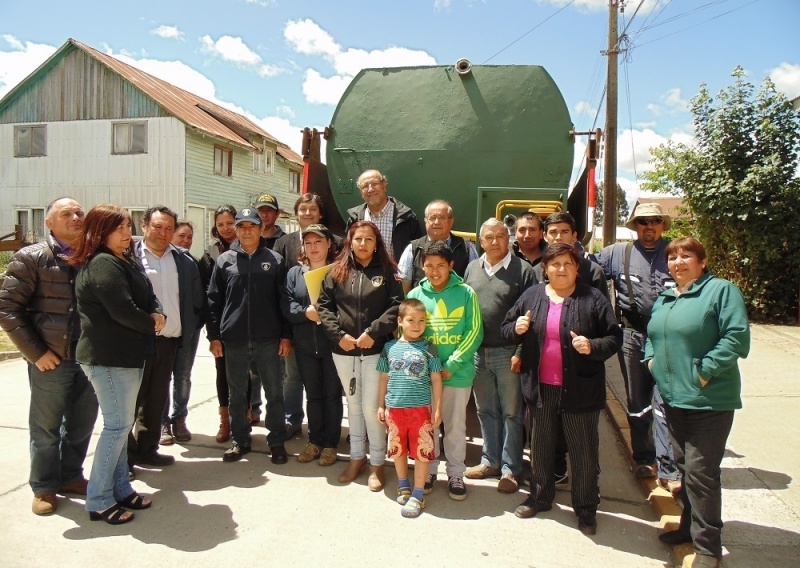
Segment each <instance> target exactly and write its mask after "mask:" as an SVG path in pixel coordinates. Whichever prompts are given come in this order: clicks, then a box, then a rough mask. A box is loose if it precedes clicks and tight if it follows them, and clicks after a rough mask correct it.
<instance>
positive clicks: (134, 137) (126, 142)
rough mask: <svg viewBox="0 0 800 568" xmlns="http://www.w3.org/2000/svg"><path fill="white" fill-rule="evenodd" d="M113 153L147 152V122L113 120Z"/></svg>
mask: <svg viewBox="0 0 800 568" xmlns="http://www.w3.org/2000/svg"><path fill="white" fill-rule="evenodd" d="M113 127H114V147H113V149H112V153H114V154H146V153H147V123H146V122H115V123H114V125H113Z"/></svg>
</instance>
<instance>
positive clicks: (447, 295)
mask: <svg viewBox="0 0 800 568" xmlns="http://www.w3.org/2000/svg"><path fill="white" fill-rule="evenodd" d="M422 267H423V270H424V271H425V278H423V279H422V281H421V282H420V283H419V286H417V287H416V288H414V289H413V290H411V292H409V293H408V297H409V298H415V299H417V300H420V301H421V302H422V303H423V304H425V311H426V317H425V319H426V327H425V334H424V337H425V338H426V339H429V340H430V341H431V342H432V343H434V344H435V345H436V349H437V350H438V352H439V359H441V361H442V367H443V369H442V385H443V388H442V425H443V426H444V431H445V435H444V451H445V454H447V466H446V470H447V479H448V492H449V495H450V498H451V499H455V500H457V501H463V500H464V499H466V498H467V488H466V487H465V486H464V470H465V469H466V466H465V465H464V458H465V457H466V453H467V403H468V402H469V396H470V392H471V388H472V381H473V379H474V378H475V352H476V351H477V350H478V347H480V345H481V342H482V341H483V322H482V320H481V310H480V306H479V305H478V297H477V295H476V294H475V291H474V290H473V289H472V288H470V287H469V286H467V285H466V284H464V281H463V280H462V279H461V277H460V276H458V275H457V274H456V273H455V272H453V270H452V268H453V251H452V250H451V249H450V247H449V246H447V244H446V243H445V242H444V241H431V242H428V243H427V244H426V245H425V247H424V248H423V249H422ZM434 440H435V443H436V452H435V453H436V456H438V455H439V454H440V453H441V451H440V445H439V436H434ZM438 468H439V460H431V462H430V466H429V469H428V477H427V479H426V481H425V494H426V495H427V494H429V493H430V492H431V491H433V485H434V483H435V482H436V473H437V471H438Z"/></svg>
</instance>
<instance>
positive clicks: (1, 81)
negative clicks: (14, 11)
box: [0, 34, 56, 98]
mask: <svg viewBox="0 0 800 568" xmlns="http://www.w3.org/2000/svg"><path fill="white" fill-rule="evenodd" d="M3 40H4V41H5V42H6V43H7V44H8V46H9V47H10V48H11V50H10V51H0V98H2V97H4V96H5V95H6V93H8V91H10V90H11V89H12V88H14V87H15V86H17V85H18V84H19V83H20V82H22V80H23V79H24V78H25V77H27V76H28V75H30V74H31V73H32V72H33V71H34V70H35V69H36V68H37V67H38V66H39V65H41V64H42V63H44V62H45V61H46V60H47V58H48V57H50V56H51V55H53V53H55V51H56V48H55V47H54V46H52V45H47V44H44V43H33V42H30V41H25V42H23V41H20V40H19V39H17V38H16V37H15V36H13V35H10V34H4V35H3Z"/></svg>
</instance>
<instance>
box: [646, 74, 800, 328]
mask: <svg viewBox="0 0 800 568" xmlns="http://www.w3.org/2000/svg"><path fill="white" fill-rule="evenodd" d="M732 75H733V77H734V83H733V84H732V85H731V86H729V87H727V88H726V89H724V90H722V91H720V93H719V94H718V95H717V99H716V100H714V99H713V98H712V97H711V95H710V94H709V92H708V89H707V88H706V86H705V84H703V85H701V87H700V92H699V93H698V94H697V95H696V96H695V97H694V98H692V100H691V103H690V110H691V112H692V115H693V123H694V129H695V140H696V145H694V146H688V145H685V144H675V143H672V142H670V143H668V144H666V145H661V146H659V147H658V148H655V149H652V150H651V152H652V155H653V158H652V160H651V164H652V165H653V166H654V169H653V170H652V171H650V172H647V173H646V174H644V176H643V183H642V187H643V188H644V189H647V190H655V191H660V192H664V193H671V194H674V195H683V197H684V203H685V205H686V207H687V209H688V210H689V212H690V213H691V215H692V216H693V217H694V223H693V228H692V231H693V234H694V236H695V237H697V238H698V239H699V240H700V241H701V242H702V243H703V244H704V245H705V247H706V251H707V254H708V257H709V259H708V260H709V265H710V267H711V269H712V271H713V272H714V273H715V274H716V275H717V276H720V277H722V278H727V279H728V280H731V281H732V282H734V283H735V284H736V285H737V286H738V287H739V288H740V289H741V290H742V292H743V294H744V296H745V299H746V301H747V305H748V311H749V312H750V316H751V317H753V318H755V319H766V320H778V321H790V320H792V319H793V318H794V317H795V315H796V314H797V308H798V289H800V236H799V235H798V230H800V220H798V212H800V179H798V176H797V172H798V167H800V114H799V113H798V111H797V110H795V109H793V108H792V105H791V103H790V102H789V101H788V100H787V99H786V97H785V96H784V95H783V94H781V93H778V92H777V91H776V90H775V85H774V84H773V83H772V81H771V80H770V79H769V78H767V79H765V80H764V81H763V83H762V84H761V88H760V90H759V91H758V92H757V93H756V92H755V88H754V86H753V85H752V84H750V83H748V82H747V81H746V80H745V78H744V71H743V70H742V68H741V67H737V68H736V69H735V70H734V72H733V74H732Z"/></svg>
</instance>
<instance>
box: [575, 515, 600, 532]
mask: <svg viewBox="0 0 800 568" xmlns="http://www.w3.org/2000/svg"><path fill="white" fill-rule="evenodd" d="M578 529H579V530H580V531H581V532H582V533H583V534H586V535H591V534H597V517H595V516H594V515H586V516H584V517H578Z"/></svg>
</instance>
